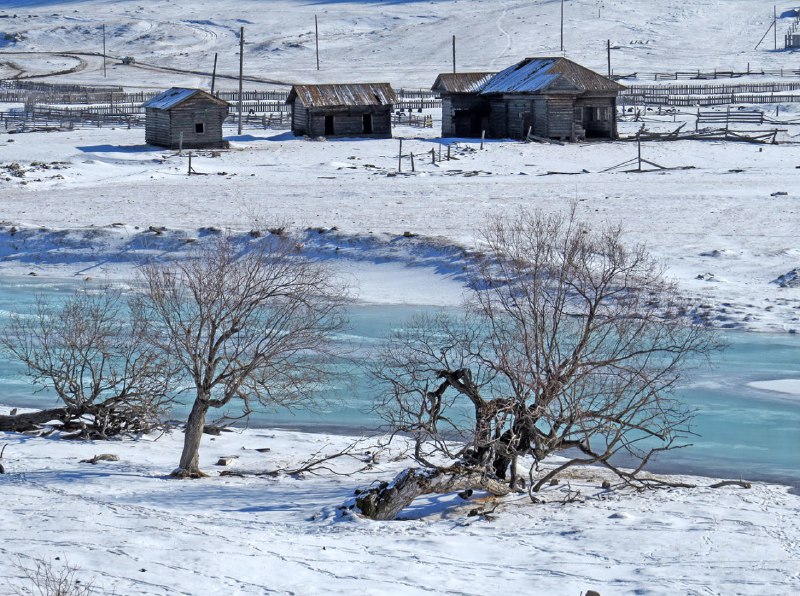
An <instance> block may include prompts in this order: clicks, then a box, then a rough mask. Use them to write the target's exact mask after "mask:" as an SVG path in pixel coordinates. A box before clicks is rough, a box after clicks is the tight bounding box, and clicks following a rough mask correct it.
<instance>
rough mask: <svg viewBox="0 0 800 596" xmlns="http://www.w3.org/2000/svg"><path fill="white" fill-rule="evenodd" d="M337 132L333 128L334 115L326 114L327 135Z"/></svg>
mask: <svg viewBox="0 0 800 596" xmlns="http://www.w3.org/2000/svg"><path fill="white" fill-rule="evenodd" d="M333 134H336V133H335V132H334V129H333V116H325V136H326V137H327V136H331V135H333Z"/></svg>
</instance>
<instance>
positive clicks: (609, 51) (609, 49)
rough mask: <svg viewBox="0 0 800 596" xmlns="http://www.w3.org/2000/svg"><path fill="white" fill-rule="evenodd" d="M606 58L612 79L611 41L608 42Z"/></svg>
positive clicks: (609, 75) (609, 76)
mask: <svg viewBox="0 0 800 596" xmlns="http://www.w3.org/2000/svg"><path fill="white" fill-rule="evenodd" d="M606 57H607V59H608V78H611V40H610V39H609V40H608V41H606Z"/></svg>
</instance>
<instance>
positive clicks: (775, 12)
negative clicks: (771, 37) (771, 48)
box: [772, 4, 778, 50]
mask: <svg viewBox="0 0 800 596" xmlns="http://www.w3.org/2000/svg"><path fill="white" fill-rule="evenodd" d="M772 28H773V29H774V34H775V49H776V50H777V49H778V7H777V5H775V4H773V5H772Z"/></svg>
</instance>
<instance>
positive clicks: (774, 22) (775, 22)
mask: <svg viewBox="0 0 800 596" xmlns="http://www.w3.org/2000/svg"><path fill="white" fill-rule="evenodd" d="M772 28H773V29H774V31H773V33H774V34H775V49H776V50H777V49H778V6H777V5H776V4H773V5H772ZM104 53H105V52H104Z"/></svg>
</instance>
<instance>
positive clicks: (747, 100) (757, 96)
mask: <svg viewBox="0 0 800 596" xmlns="http://www.w3.org/2000/svg"><path fill="white" fill-rule="evenodd" d="M797 102H800V94H788V93H782V94H779V93H729V94H727V93H726V94H721V95H715V94H709V95H677V94H676V95H671V94H663V93H654V94H649V93H624V94H620V96H619V101H618V104H619V106H620V107H623V108H624V107H627V106H640V105H654V106H674V107H694V106H703V107H709V106H725V105H733V104H755V105H762V104H780V103H797Z"/></svg>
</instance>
